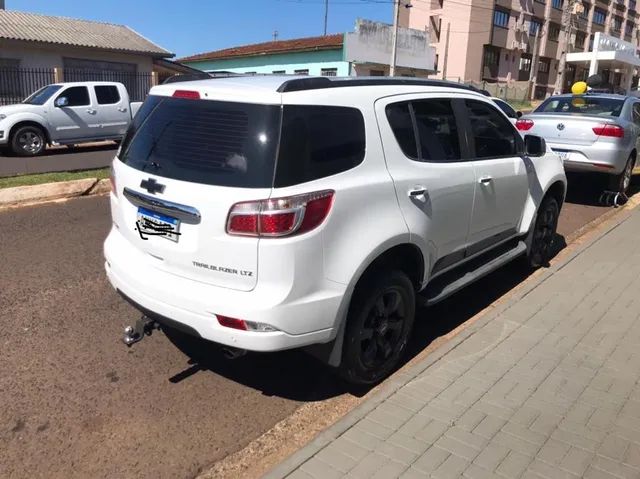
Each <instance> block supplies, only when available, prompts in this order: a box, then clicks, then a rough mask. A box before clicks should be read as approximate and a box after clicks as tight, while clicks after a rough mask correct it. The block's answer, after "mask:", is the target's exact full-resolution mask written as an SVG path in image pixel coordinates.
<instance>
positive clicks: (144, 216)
mask: <svg viewBox="0 0 640 479" xmlns="http://www.w3.org/2000/svg"><path fill="white" fill-rule="evenodd" d="M136 229H137V230H138V233H139V234H140V237H141V238H142V239H144V240H147V239H149V237H150V236H159V237H161V238H164V239H168V240H169V241H173V242H174V243H177V242H178V239H179V238H180V234H181V233H180V220H179V219H177V218H173V217H171V216H167V215H163V214H162V213H158V212H157V211H152V210H150V209H147V208H143V207H142V206H140V207H138V212H137V215H136Z"/></svg>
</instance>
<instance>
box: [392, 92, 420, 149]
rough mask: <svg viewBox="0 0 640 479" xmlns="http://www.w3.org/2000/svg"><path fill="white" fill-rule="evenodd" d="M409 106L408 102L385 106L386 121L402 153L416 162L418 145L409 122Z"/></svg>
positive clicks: (410, 121)
mask: <svg viewBox="0 0 640 479" xmlns="http://www.w3.org/2000/svg"><path fill="white" fill-rule="evenodd" d="M410 108H411V104H410V103H409V102H403V103H392V104H390V105H387V108H386V109H385V112H386V114H387V120H388V121H389V125H390V126H391V129H392V130H393V134H394V136H395V137H396V141H397V142H398V145H400V148H401V149H402V152H403V153H404V154H405V155H406V156H408V157H409V158H411V159H414V160H418V159H419V156H418V144H417V143H416V135H415V131H414V129H413V121H412V120H411V111H410Z"/></svg>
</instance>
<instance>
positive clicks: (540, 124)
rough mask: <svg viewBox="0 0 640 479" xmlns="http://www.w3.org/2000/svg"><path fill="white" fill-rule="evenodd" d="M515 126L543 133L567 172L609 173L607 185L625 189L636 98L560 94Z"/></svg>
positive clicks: (639, 126)
mask: <svg viewBox="0 0 640 479" xmlns="http://www.w3.org/2000/svg"><path fill="white" fill-rule="evenodd" d="M516 127H517V128H518V129H519V130H520V131H522V132H523V133H525V134H535V135H539V136H542V137H543V138H545V139H546V140H547V143H548V144H549V146H550V147H551V149H552V150H553V151H555V152H556V153H557V154H558V155H560V157H561V158H562V160H563V161H564V167H565V169H566V171H568V172H588V173H598V174H600V175H607V177H608V189H609V190H611V191H614V192H621V193H626V192H627V190H628V189H629V185H630V184H631V175H632V172H633V168H634V166H635V163H636V158H637V154H638V147H639V146H640V142H639V139H638V135H639V134H640V99H639V98H635V97H632V96H622V95H613V94H600V93H587V94H585V95H558V96H552V97H550V98H548V99H547V100H546V101H544V102H543V103H542V104H541V105H540V106H539V107H538V108H536V110H535V111H534V112H533V113H531V114H528V115H525V116H523V117H522V118H520V119H519V120H518V121H517V123H516Z"/></svg>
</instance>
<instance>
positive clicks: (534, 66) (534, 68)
mask: <svg viewBox="0 0 640 479" xmlns="http://www.w3.org/2000/svg"><path fill="white" fill-rule="evenodd" d="M534 35H535V37H534V39H533V55H532V56H531V70H530V71H529V88H530V89H531V91H530V96H529V97H530V98H531V100H533V99H534V97H535V95H536V79H537V76H538V44H539V39H540V37H541V36H542V25H540V26H539V27H538V29H537V30H536V32H535V33H534Z"/></svg>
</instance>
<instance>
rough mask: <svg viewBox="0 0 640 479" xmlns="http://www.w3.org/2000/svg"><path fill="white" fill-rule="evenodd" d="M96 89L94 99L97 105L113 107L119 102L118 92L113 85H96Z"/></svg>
mask: <svg viewBox="0 0 640 479" xmlns="http://www.w3.org/2000/svg"><path fill="white" fill-rule="evenodd" d="M95 89H96V99H97V100H98V104H99V105H113V104H114V103H119V102H120V92H119V91H118V87H117V86H115V85H98V86H96V87H95Z"/></svg>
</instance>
